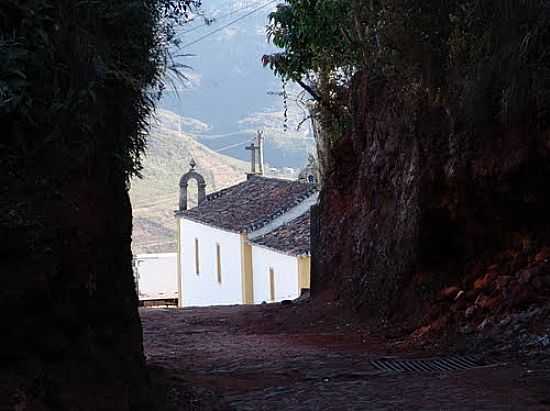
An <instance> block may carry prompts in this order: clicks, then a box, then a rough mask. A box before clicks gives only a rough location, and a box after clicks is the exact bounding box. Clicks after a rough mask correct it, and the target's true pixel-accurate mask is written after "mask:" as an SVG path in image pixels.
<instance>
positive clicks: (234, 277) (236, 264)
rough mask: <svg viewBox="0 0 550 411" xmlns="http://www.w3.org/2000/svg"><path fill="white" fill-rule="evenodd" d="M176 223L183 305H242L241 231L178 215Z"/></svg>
mask: <svg viewBox="0 0 550 411" xmlns="http://www.w3.org/2000/svg"><path fill="white" fill-rule="evenodd" d="M178 222H179V224H180V228H181V230H180V235H181V238H180V245H181V277H182V297H183V306H184V307H192V306H208V305H231V304H242V282H241V237H240V234H237V233H231V232H228V231H223V230H219V229H217V228H214V227H210V226H207V225H203V224H199V223H196V222H194V221H190V220H186V219H184V218H181V217H180V218H178ZM195 238H198V240H199V269H200V272H199V275H197V274H196V269H195ZM216 243H218V244H220V250H221V266H222V282H221V284H220V283H218V274H217V265H216V264H217V262H216V261H217V260H216Z"/></svg>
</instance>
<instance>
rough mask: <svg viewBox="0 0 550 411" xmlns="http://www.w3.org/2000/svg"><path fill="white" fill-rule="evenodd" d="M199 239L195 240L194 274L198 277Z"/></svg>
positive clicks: (199, 271)
mask: <svg viewBox="0 0 550 411" xmlns="http://www.w3.org/2000/svg"><path fill="white" fill-rule="evenodd" d="M199 263H200V261H199V239H198V238H195V274H197V275H200V273H201V270H200V265H199Z"/></svg>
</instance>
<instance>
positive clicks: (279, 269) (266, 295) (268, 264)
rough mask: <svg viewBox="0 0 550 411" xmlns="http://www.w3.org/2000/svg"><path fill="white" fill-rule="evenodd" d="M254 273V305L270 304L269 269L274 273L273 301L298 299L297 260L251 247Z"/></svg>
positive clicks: (255, 246) (261, 248) (257, 247)
mask: <svg viewBox="0 0 550 411" xmlns="http://www.w3.org/2000/svg"><path fill="white" fill-rule="evenodd" d="M252 265H253V273H254V303H255V304H261V303H262V302H264V301H265V302H271V299H270V284H269V269H270V268H273V271H274V273H275V300H274V301H276V302H279V301H282V300H292V299H295V298H298V297H299V293H300V291H299V290H298V260H297V258H296V257H293V256H289V255H286V254H283V253H279V252H276V251H274V250H271V249H268V248H264V247H260V246H257V245H253V246H252Z"/></svg>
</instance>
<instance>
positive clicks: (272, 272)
mask: <svg viewBox="0 0 550 411" xmlns="http://www.w3.org/2000/svg"><path fill="white" fill-rule="evenodd" d="M269 300H270V301H271V302H273V301H275V270H274V269H273V267H269Z"/></svg>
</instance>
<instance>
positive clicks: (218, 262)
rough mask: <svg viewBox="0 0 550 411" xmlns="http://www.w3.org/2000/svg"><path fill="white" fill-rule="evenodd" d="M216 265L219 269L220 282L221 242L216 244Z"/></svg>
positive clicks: (220, 279)
mask: <svg viewBox="0 0 550 411" xmlns="http://www.w3.org/2000/svg"><path fill="white" fill-rule="evenodd" d="M216 267H217V269H218V283H220V284H221V283H222V252H221V248H220V245H219V244H216Z"/></svg>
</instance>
